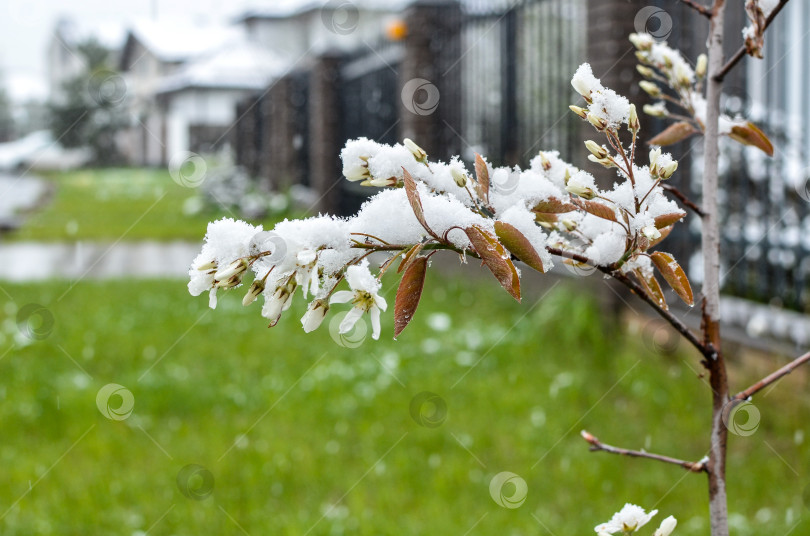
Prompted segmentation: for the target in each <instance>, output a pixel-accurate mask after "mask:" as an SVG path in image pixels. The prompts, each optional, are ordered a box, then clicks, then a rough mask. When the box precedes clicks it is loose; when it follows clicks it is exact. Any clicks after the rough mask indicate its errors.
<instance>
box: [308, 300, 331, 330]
mask: <svg viewBox="0 0 810 536" xmlns="http://www.w3.org/2000/svg"><path fill="white" fill-rule="evenodd" d="M328 311H329V304H328V303H326V301H324V300H315V301H313V302H312V303H311V304H310V305H309V308H308V309H307V312H306V313H304V316H303V317H301V325H302V326H303V328H304V332H305V333H309V332H311V331H315V330H316V329H318V326H320V325H321V322H323V319H324V318H325V317H326V313H327V312H328Z"/></svg>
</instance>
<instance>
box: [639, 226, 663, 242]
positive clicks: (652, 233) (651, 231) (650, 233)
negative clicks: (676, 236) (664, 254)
mask: <svg viewBox="0 0 810 536" xmlns="http://www.w3.org/2000/svg"><path fill="white" fill-rule="evenodd" d="M641 234H643V235H644V236H645V237H647V240H658V239H659V238H661V231H659V230H658V229H656V227H655V225H648V226H646V227H644V228H643V229H641Z"/></svg>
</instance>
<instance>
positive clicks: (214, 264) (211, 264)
mask: <svg viewBox="0 0 810 536" xmlns="http://www.w3.org/2000/svg"><path fill="white" fill-rule="evenodd" d="M216 268H217V261H210V262H206V263H205V264H201V265H199V266H198V267H197V270H199V271H201V272H207V271H209V270H214V271H216Z"/></svg>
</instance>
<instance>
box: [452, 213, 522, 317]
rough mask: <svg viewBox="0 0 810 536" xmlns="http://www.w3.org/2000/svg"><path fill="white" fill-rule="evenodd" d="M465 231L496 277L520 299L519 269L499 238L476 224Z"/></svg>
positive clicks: (507, 289)
mask: <svg viewBox="0 0 810 536" xmlns="http://www.w3.org/2000/svg"><path fill="white" fill-rule="evenodd" d="M464 232H465V233H467V238H469V239H470V243H472V246H473V249H475V252H476V253H477V254H478V256H479V257H481V260H482V261H484V264H486V265H487V268H489V271H490V272H492V275H494V276H495V279H497V280H498V282H499V283H500V284H501V286H502V287H503V288H504V289H506V291H507V292H508V293H509V294H511V295H512V297H513V298H515V299H516V300H517V301H520V279H519V278H518V273H517V269H516V268H515V265H514V264H512V261H511V260H510V259H509V253H507V251H506V249H504V247H503V246H502V245H501V243H500V242H498V239H497V238H495V237H494V236H492V235H491V234H489V233H488V232H486V231H484V230H483V229H481V228H480V227H476V226H475V225H473V226H472V227H467V228H466V229H464Z"/></svg>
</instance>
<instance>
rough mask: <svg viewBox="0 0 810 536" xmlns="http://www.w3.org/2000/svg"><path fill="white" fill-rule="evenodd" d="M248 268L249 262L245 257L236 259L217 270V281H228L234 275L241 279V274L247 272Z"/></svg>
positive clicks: (215, 276)
mask: <svg viewBox="0 0 810 536" xmlns="http://www.w3.org/2000/svg"><path fill="white" fill-rule="evenodd" d="M247 268H248V263H247V261H246V260H245V259H236V260H235V261H233V262H232V263H230V264H229V265H228V266H226V267H225V268H223V269H221V270H217V272H216V273H215V274H214V279H216V280H217V281H226V280H229V279H231V278H233V277H238V278H239V279H241V277H239V276H241V275H242V274H243V273H245V270H247ZM220 286H222V285H220Z"/></svg>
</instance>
